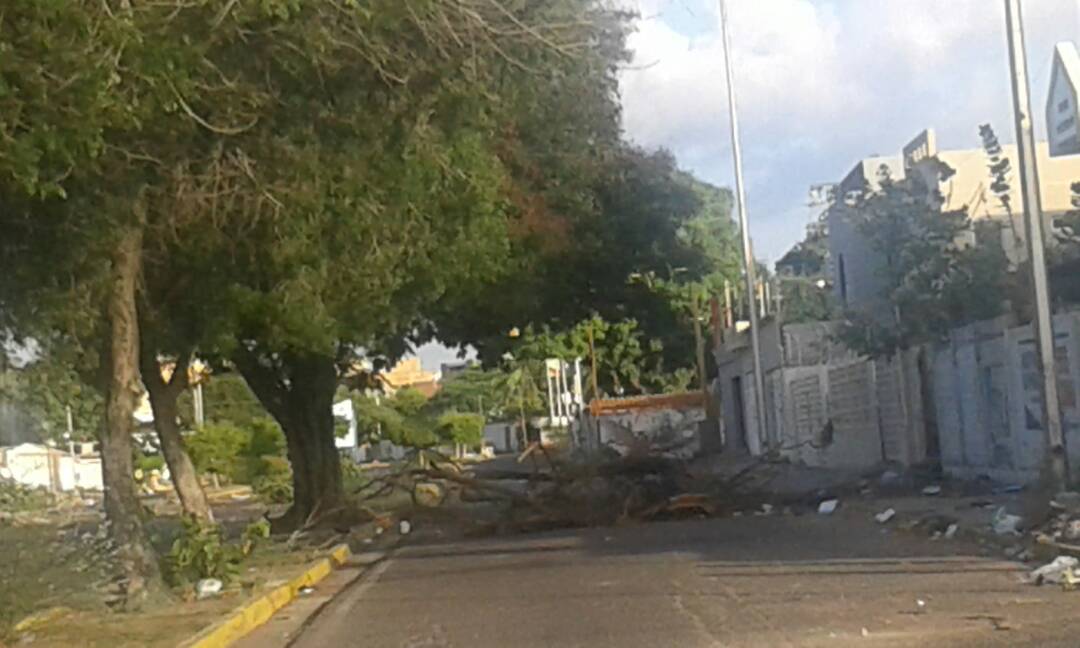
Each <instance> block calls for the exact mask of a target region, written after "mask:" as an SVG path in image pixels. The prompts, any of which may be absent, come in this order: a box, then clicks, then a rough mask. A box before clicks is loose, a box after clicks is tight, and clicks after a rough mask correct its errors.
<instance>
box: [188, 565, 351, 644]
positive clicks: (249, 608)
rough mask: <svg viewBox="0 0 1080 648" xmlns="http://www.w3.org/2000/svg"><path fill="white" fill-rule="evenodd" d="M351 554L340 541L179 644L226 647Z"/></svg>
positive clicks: (328, 572) (328, 573) (323, 576)
mask: <svg viewBox="0 0 1080 648" xmlns="http://www.w3.org/2000/svg"><path fill="white" fill-rule="evenodd" d="M351 555H352V551H350V550H349V545H347V544H339V545H337V546H336V547H334V548H333V549H331V550H330V554H329V557H327V558H322V559H320V560H317V561H315V562H314V563H312V564H311V565H309V566H308V568H307V569H306V570H304V573H302V574H300V575H299V576H297V577H296V578H294V579H292V580H290V581H289V582H288V583H286V584H284V585H282V586H280V587H278V588H276V589H273V590H271V591H269V592H267V593H266V594H263V595H262V596H260V597H258V598H256V599H254V600H251V601H248V602H247V603H245V604H243V605H241V606H240V607H239V608H237V609H235V610H233V611H232V612H230V613H229V616H227V617H225V618H224V619H222V620H221V621H218V622H217V623H215V624H213V625H211V626H210V627H208V628H206V629H204V630H202V631H201V632H199V633H198V634H197V635H195V636H194V637H192V638H190V639H187V640H185V641H183V642H181V643H180V644H179V648H226V647H227V646H229V645H230V644H232V643H233V642H234V641H237V640H238V639H241V638H242V637H244V636H245V635H247V634H248V633H250V632H251V631H252V630H254V629H255V628H257V627H259V626H261V625H262V624H264V623H266V622H267V621H269V620H270V617H272V616H274V613H275V612H277V611H278V610H280V609H281V608H283V607H285V606H286V605H288V604H289V603H290V602H292V600H293V599H295V598H296V596H297V595H298V594H299V592H300V590H301V589H303V588H305V587H311V586H313V585H315V584H316V583H318V582H319V581H321V580H322V579H324V578H326V577H327V576H329V575H330V573H331V572H332V571H334V567H335V566H337V567H340V566H341V565H343V564H345V561H347V560H348V559H349V557H350V556H351Z"/></svg>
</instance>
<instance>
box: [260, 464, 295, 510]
mask: <svg viewBox="0 0 1080 648" xmlns="http://www.w3.org/2000/svg"><path fill="white" fill-rule="evenodd" d="M261 466H262V467H261V469H260V474H259V475H258V476H256V477H255V478H254V479H252V480H251V490H253V491H254V492H255V494H256V495H258V496H259V497H260V498H261V499H263V500H264V501H266V502H270V503H272V504H288V503H289V502H291V501H292V499H293V485H292V468H290V467H289V461H288V460H287V459H285V458H284V457H262V458H261Z"/></svg>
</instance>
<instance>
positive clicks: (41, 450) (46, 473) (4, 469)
mask: <svg viewBox="0 0 1080 648" xmlns="http://www.w3.org/2000/svg"><path fill="white" fill-rule="evenodd" d="M0 475H3V476H4V477H7V478H9V479H13V480H15V481H16V482H18V483H20V484H23V485H25V486H30V487H33V488H37V487H45V488H47V489H49V490H51V491H70V490H75V489H77V488H79V489H85V490H102V489H103V487H104V484H103V482H102V477H101V457H98V456H79V455H72V454H70V453H68V452H64V451H61V450H58V449H56V448H50V447H48V446H43V445H38V444H34V443H24V444H22V445H18V446H15V447H13V448H0Z"/></svg>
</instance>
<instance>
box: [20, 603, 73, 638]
mask: <svg viewBox="0 0 1080 648" xmlns="http://www.w3.org/2000/svg"><path fill="white" fill-rule="evenodd" d="M71 613H72V610H71V608H67V607H63V606H58V607H51V608H48V609H46V610H42V611H41V612H35V613H34V614H31V615H30V616H28V617H26V618H25V619H23V620H22V621H19V622H18V623H16V624H15V625H14V626H13V627H12V630H13V631H14V632H15V633H16V634H23V633H26V632H30V631H32V630H36V629H38V628H41V627H44V626H47V625H49V624H50V623H52V622H54V621H58V620H60V619H62V618H64V617H66V616H67V615H69V614H71Z"/></svg>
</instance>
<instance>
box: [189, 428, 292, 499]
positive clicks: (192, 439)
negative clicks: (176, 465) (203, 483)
mask: <svg viewBox="0 0 1080 648" xmlns="http://www.w3.org/2000/svg"><path fill="white" fill-rule="evenodd" d="M185 443H186V445H187V448H188V452H189V453H190V454H191V460H192V461H193V462H194V463H195V468H196V470H198V471H199V472H210V473H217V474H218V475H224V476H225V477H228V478H229V480H230V481H232V482H233V483H236V484H252V483H254V481H255V480H256V479H258V478H259V477H261V476H263V475H264V474H265V472H266V466H265V462H264V459H265V458H266V457H271V458H277V457H280V456H281V455H282V454H283V453H284V451H285V435H284V434H283V433H282V431H281V428H279V427H278V425H277V423H274V421H272V420H270V419H267V418H259V419H253V420H252V421H251V423H250V425H248V426H246V427H240V426H238V425H234V424H232V423H220V422H214V423H209V424H207V425H205V426H203V428H202V429H200V430H198V431H197V432H195V433H194V434H191V435H190V436H188V437H187V438H186V439H185Z"/></svg>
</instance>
